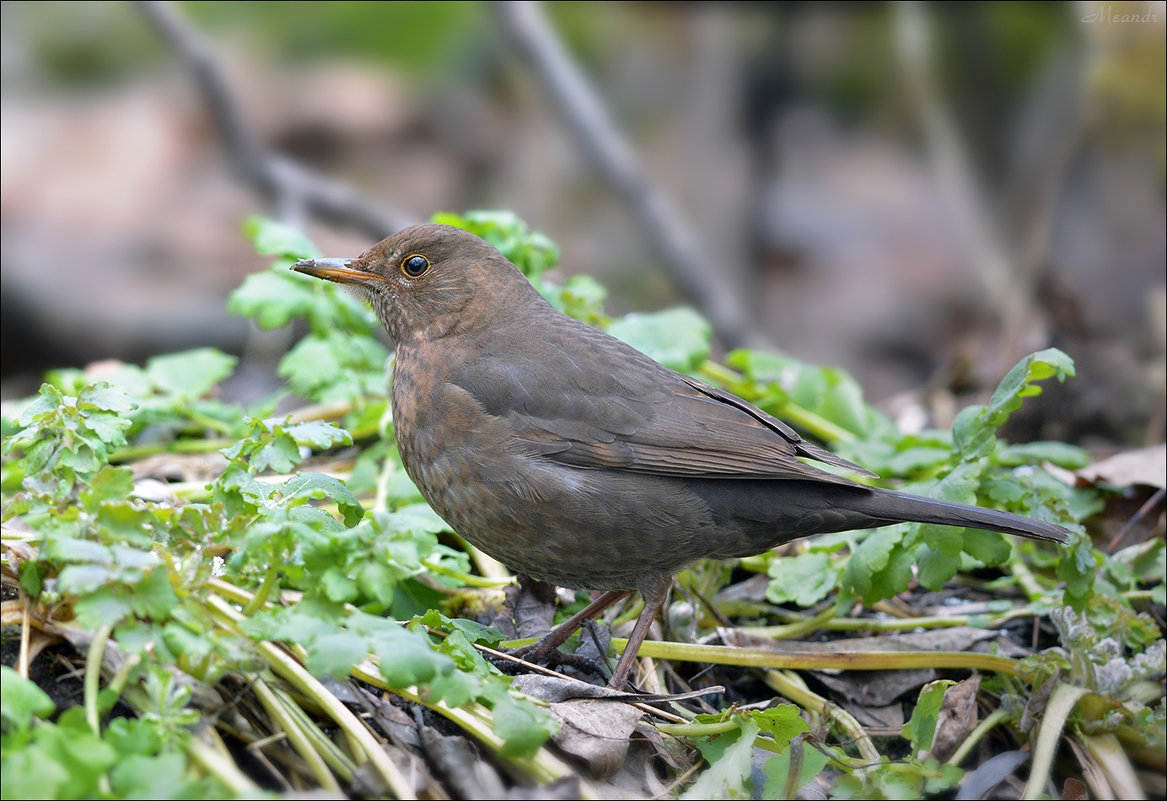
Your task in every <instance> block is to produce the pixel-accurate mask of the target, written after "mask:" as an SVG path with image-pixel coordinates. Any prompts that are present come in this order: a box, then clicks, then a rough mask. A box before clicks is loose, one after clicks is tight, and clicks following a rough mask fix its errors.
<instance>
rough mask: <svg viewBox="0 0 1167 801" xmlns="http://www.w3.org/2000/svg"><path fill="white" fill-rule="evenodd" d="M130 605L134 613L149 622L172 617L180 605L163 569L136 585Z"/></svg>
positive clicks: (151, 573) (152, 572)
mask: <svg viewBox="0 0 1167 801" xmlns="http://www.w3.org/2000/svg"><path fill="white" fill-rule="evenodd" d="M130 604H131V606H132V608H133V610H134V613H135V614H137V615H138V616H139V617H142V618H146V619H148V620H158V621H162V620H165V619H167V618H168V617H170V613H171V612H172V611H173V610H174V607H175V606H177V605H178V596H176V595H175V594H174V588H173V587H172V586H170V577H169V575H168V574H167V572H166V571H165V570H164V569H162V568H156V569H154V570H151V571H150V572H149V573H147V574H146V577H145V578H143V579H142V580H141V581H139V582H137V583H136V584H134V589H133V594H132V595H131V596H130Z"/></svg>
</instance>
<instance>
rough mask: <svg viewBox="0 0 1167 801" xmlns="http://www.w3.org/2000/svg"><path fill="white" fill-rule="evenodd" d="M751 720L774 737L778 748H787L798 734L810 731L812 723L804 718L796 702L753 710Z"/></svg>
mask: <svg viewBox="0 0 1167 801" xmlns="http://www.w3.org/2000/svg"><path fill="white" fill-rule="evenodd" d="M750 720H752V721H754V723H756V724H758V728H759V729H760V730H761V731H763V732H766V733H767V734H769V735H770V736H771V737H773V738H774V744H775V745H776V746H777V747H778V748H780V749H781V748H785V747H786V746H787V745H789V743H790V741H791V740H793V739H794V738H795V737H797V736H798V735H800V734H802V733H804V732H808V731H810V724H809V723H807V722H806V721H805V720H803V719H802V710H801V709H799V708H798V707H797V706H795V705H794V704H778V705H777V706H774V707H771V708H770V709H765V710H761V711H756V712H751V713H750Z"/></svg>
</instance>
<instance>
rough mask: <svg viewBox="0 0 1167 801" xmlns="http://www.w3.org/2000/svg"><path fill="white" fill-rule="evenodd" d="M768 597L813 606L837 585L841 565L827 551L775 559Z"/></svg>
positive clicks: (768, 587) (767, 592)
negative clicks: (836, 563) (832, 559)
mask: <svg viewBox="0 0 1167 801" xmlns="http://www.w3.org/2000/svg"><path fill="white" fill-rule="evenodd" d="M768 572H769V575H770V583H769V585H767V587H766V600H767V601H769V602H770V603H772V604H784V603H788V602H794V603H796V604H798V605H799V606H802V607H807V606H813V605H814V604H816V603H818V602H819V601H821V600H822V599H823V598H826V597H827V595H829V594H830V592H831V590H833V589H834V588H835V582H836V581H837V579H838V577H839V571H838V568H836V567H834V566H833V565H832V564H831V559H830V557H829V556H828V555H827V554H825V553H807V554H799V555H797V556H784V557H781V558H778V559H774V560H773V561H772V562H771V563H770V569H769V571H768Z"/></svg>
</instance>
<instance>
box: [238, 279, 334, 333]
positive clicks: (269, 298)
mask: <svg viewBox="0 0 1167 801" xmlns="http://www.w3.org/2000/svg"><path fill="white" fill-rule="evenodd" d="M292 275H297V274H287V275H285V274H284V273H274V272H272V271H271V270H267V271H264V272H262V273H254V274H252V275H249V276H247V278H245V279H243V283H242V284H241V285H240V286H239V288H238V289H236V290H235V291H234V292H232V293H231V298H230V299H229V300H228V301H227V310H228V311H229V312H231V313H232V314H238V315H242V316H244V317H250V318H251V319H253V320H255V324H256V325H258V326H259V327H260V328H263V329H266V330H270V329H273V328H282V327H283V326H285V325H287V324H288V323H290V322H292V320H295V319H296V318H297V317H302V316H304V315H306V314H308V312H309V311H311V310H312V309H313V308H314V307H315V306H316V304H317V303H318V302H319V298H318V296H317V293H316V289H315V287H314V286H313V285H312V284H311V283H309V282H310V281H312V280H314V279H311V278H309V277H308V276H302V277H301V278H293V277H292Z"/></svg>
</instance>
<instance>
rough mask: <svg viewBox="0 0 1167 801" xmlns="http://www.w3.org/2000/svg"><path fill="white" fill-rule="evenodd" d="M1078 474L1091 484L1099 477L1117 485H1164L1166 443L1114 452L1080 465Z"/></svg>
mask: <svg viewBox="0 0 1167 801" xmlns="http://www.w3.org/2000/svg"><path fill="white" fill-rule="evenodd" d="M1078 476H1079V478H1083V479H1085V480H1086V481H1088V482H1090V483H1091V484H1094V483H1097V482H1099V481H1101V482H1104V483H1107V484H1114V485H1115V486H1118V487H1129V486H1131V485H1133V484H1145V485H1147V486H1150V487H1158V488H1159V489H1164V488H1167V444H1160V445H1152V446H1150V447H1149V448H1140V449H1139V450H1137V451H1124V452H1123V453H1116V454H1115V455H1114V456H1111V457H1110V458H1109V459H1103V460H1102V461H1101V462H1095V463H1094V464H1091V465H1087V466H1086V467H1083V468H1082V469H1081V470H1079V471H1078Z"/></svg>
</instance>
